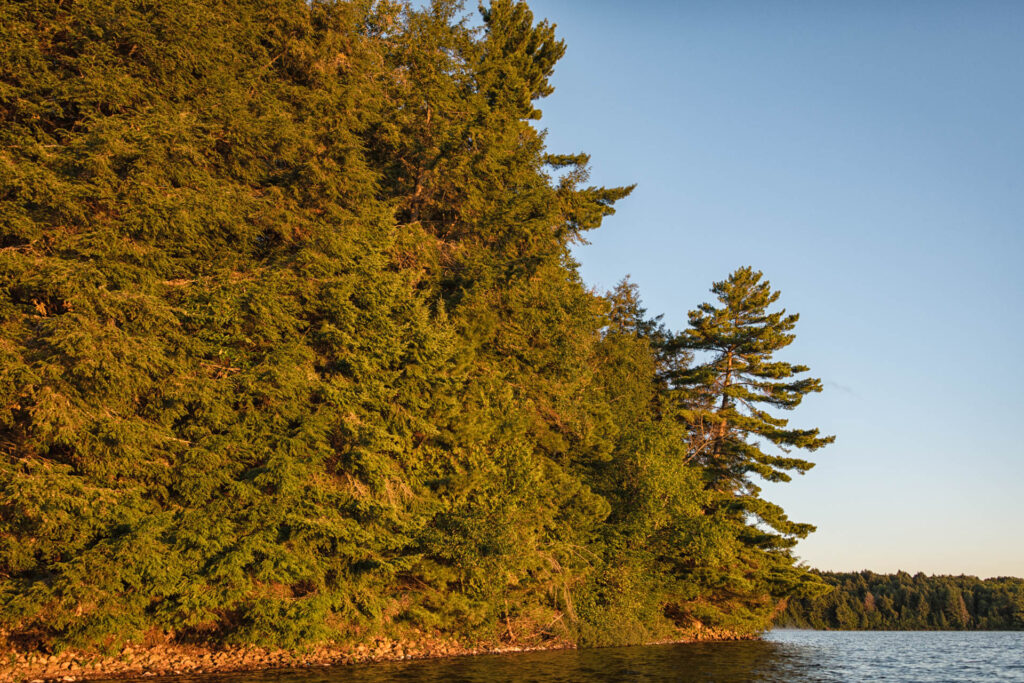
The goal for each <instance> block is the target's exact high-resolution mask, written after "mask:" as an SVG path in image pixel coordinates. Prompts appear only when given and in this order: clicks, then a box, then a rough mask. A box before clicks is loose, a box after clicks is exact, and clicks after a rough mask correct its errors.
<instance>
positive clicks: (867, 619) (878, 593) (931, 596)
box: [778, 571, 1024, 631]
mask: <svg viewBox="0 0 1024 683" xmlns="http://www.w3.org/2000/svg"><path fill="white" fill-rule="evenodd" d="M820 575H821V577H822V578H823V579H824V580H825V582H826V583H828V584H829V585H831V586H833V587H834V590H832V591H831V592H829V593H827V594H826V595H822V596H819V597H816V598H801V599H795V600H792V601H790V603H789V606H788V608H787V609H786V611H785V612H784V613H783V614H782V615H781V616H780V618H779V621H778V625H779V626H795V627H798V628H818V629H840V630H859V629H863V630H879V631H899V630H904V631H931V630H957V631H958V630H965V631H1000V630H1013V631H1016V630H1024V579H1017V578H1010V577H1000V578H996V579H985V580H982V579H979V578H977V577H974V576H926V575H924V574H920V573H919V574H915V575H913V576H911V575H910V574H908V573H906V572H898V573H896V574H875V573H873V572H868V571H864V572H860V573H850V574H845V573H832V572H822V573H821V574H820Z"/></svg>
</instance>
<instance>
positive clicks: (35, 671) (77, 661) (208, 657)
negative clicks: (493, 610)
mask: <svg viewBox="0 0 1024 683" xmlns="http://www.w3.org/2000/svg"><path fill="white" fill-rule="evenodd" d="M745 638H746V637H744V636H738V635H736V634H734V633H731V632H727V631H719V630H717V629H709V628H705V629H701V630H699V631H695V632H691V633H687V634H686V635H685V636H681V637H680V638H678V639H673V640H670V641H663V642H664V643H670V642H671V643H689V642H706V641H721V640H742V639H745ZM659 644H660V643H659ZM574 647H575V645H574V644H572V643H569V642H563V641H555V640H552V641H547V642H544V643H540V644H534V645H516V644H515V643H502V644H485V643H478V644H476V645H471V646H467V645H463V644H460V643H458V642H457V641H455V640H453V639H444V638H441V637H422V638H419V639H416V640H402V641H399V640H391V639H387V638H376V639H374V640H371V641H369V642H367V643H360V644H355V645H345V646H342V645H336V644H328V645H323V646H319V647H316V648H312V649H310V650H308V651H305V652H289V651H285V650H266V649H262V648H255V647H238V648H223V649H210V648H204V647H198V646H186V645H172V644H163V645H155V646H141V645H138V646H135V645H126V646H125V647H124V648H122V649H121V650H120V651H119V652H118V653H117V654H113V655H103V654H96V653H85V652H72V651H66V652H62V653H60V654H49V653H45V652H38V651H30V652H24V651H19V650H18V649H16V648H14V647H10V646H7V647H4V648H0V683H57V682H60V683H73V682H74V681H88V680H97V679H112V678H114V679H117V678H120V679H138V678H146V677H158V676H172V675H185V674H188V675H195V674H207V673H229V672H242V671H263V670H270V669H298V668H312V667H328V666H343V665H346V664H359V663H367V662H382V661H399V660H408V659H429V658H439V657H457V656H467V655H479V654H498V653H507V652H528V651H536V650H554V649H567V648H574Z"/></svg>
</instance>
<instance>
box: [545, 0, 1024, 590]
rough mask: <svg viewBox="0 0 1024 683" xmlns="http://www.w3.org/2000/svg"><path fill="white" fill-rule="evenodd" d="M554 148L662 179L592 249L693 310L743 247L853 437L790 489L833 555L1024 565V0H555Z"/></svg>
mask: <svg viewBox="0 0 1024 683" xmlns="http://www.w3.org/2000/svg"><path fill="white" fill-rule="evenodd" d="M530 6H531V7H532V8H533V10H534V12H535V14H536V15H537V16H538V17H547V18H549V19H551V20H552V21H554V22H556V23H557V24H558V29H559V34H560V36H561V37H562V38H564V39H565V40H566V42H567V44H568V52H567V54H566V56H565V58H564V59H563V60H562V61H561V62H560V63H559V66H558V69H557V72H556V75H555V79H554V84H555V86H556V92H555V94H554V95H552V96H551V97H549V98H548V99H546V100H543V101H542V102H541V103H540V107H541V108H542V109H543V111H544V118H543V120H542V122H541V125H542V126H543V127H546V128H548V130H549V134H548V147H549V149H550V150H551V151H552V152H566V153H568V152H576V151H585V152H588V153H590V154H592V155H593V159H592V166H593V180H594V181H595V182H596V183H599V184H605V185H615V184H628V183H634V182H635V183H638V187H637V190H636V191H635V192H634V194H633V195H632V196H631V197H630V198H628V199H626V200H624V201H623V202H621V203H620V207H619V211H618V213H617V215H616V216H614V217H613V218H611V219H609V220H608V221H607V222H606V224H605V226H604V227H603V228H602V229H600V230H598V231H595V232H592V233H590V234H589V237H590V241H591V244H590V245H589V246H585V247H580V248H579V249H577V251H576V254H577V257H578V259H579V261H580V263H581V271H582V274H583V276H584V279H585V280H586V281H587V282H588V283H589V284H591V285H593V286H594V287H596V288H598V289H599V290H601V291H603V290H606V289H608V288H610V287H612V286H613V285H614V284H615V283H616V282H617V281H618V280H619V279H620V278H621V277H622V276H624V275H626V274H627V273H629V274H631V275H632V279H633V280H634V281H635V282H636V283H637V284H639V286H640V290H641V293H642V294H643V296H644V300H645V303H646V305H647V307H648V309H649V310H650V311H651V312H652V313H664V314H665V321H666V322H667V323H668V324H669V326H670V327H673V328H675V329H679V328H681V327H683V326H684V325H685V324H686V312H687V310H689V309H691V308H694V307H695V306H696V305H697V304H698V303H700V302H701V301H706V300H709V299H710V297H711V295H710V294H709V292H708V288H709V287H710V285H711V283H712V282H713V281H714V280H721V279H724V278H725V277H726V276H727V275H728V273H729V272H730V271H732V270H733V269H735V268H736V267H738V266H741V265H747V264H749V265H753V266H754V267H755V268H757V269H759V270H762V271H764V273H765V275H766V277H767V278H768V279H769V280H770V281H771V282H772V284H773V285H774V286H775V287H776V288H778V289H781V291H782V298H781V300H780V303H781V304H782V305H783V306H785V307H786V308H787V309H788V310H789V311H791V312H799V313H800V314H801V320H800V324H799V325H798V327H797V330H796V331H797V341H796V342H795V343H794V344H793V346H791V347H790V350H789V351H788V352H787V353H786V354H785V356H784V358H785V359H787V360H790V361H793V362H802V363H806V364H808V365H810V366H811V369H812V371H813V374H814V375H815V376H817V377H821V378H822V380H823V382H824V384H825V391H824V392H823V393H822V394H818V395H814V396H811V397H810V398H808V399H807V401H806V402H805V403H804V405H803V406H801V407H800V408H799V409H798V410H796V411H795V412H794V413H792V415H791V418H792V422H793V424H794V425H795V426H818V427H821V428H822V429H823V431H824V432H826V433H832V434H836V435H837V436H838V440H837V442H836V444H835V445H834V446H832V447H829V448H826V449H824V450H822V451H819V452H818V453H815V454H814V455H813V456H812V458H811V459H812V460H816V461H817V462H818V463H819V464H818V466H817V467H816V468H815V469H813V470H811V471H810V472H809V473H808V474H807V475H806V476H804V477H798V478H797V479H795V480H794V482H793V483H791V484H785V485H781V486H772V487H770V488H769V489H767V496H766V497H768V498H769V499H771V500H774V501H775V502H778V503H780V504H781V505H782V506H783V507H784V508H785V509H786V510H787V511H788V512H789V513H790V516H791V517H792V518H794V519H796V520H798V521H806V522H812V523H815V524H817V525H818V532H817V533H816V534H814V535H813V536H812V537H811V538H810V539H808V540H806V541H804V542H802V543H801V544H800V546H799V547H798V551H797V552H798V554H799V555H800V556H801V557H802V558H803V559H804V560H805V561H806V562H808V563H809V564H811V565H812V566H815V567H819V568H822V569H833V570H859V569H872V570H875V571H881V572H889V571H895V570H897V569H904V570H907V571H910V572H917V571H924V572H927V573H949V574H960V573H967V574H976V575H980V576H996V575H1015V576H1024V527H1022V524H1024V444H1022V437H1021V431H1022V430H1021V426H1022V424H1024V396H1022V391H1024V342H1022V339H1024V301H1022V299H1024V265H1022V263H1021V260H1022V257H1024V236H1022V235H1024V3H1020V2H1005V3H996V2H955V3H954V2H939V1H929V2H924V1H919V2H914V1H912V0H906V1H901V2H882V1H875V2H871V1H868V2H846V3H839V2H809V1H801V2H786V1H773V2H755V1H753V0H751V1H750V2H728V1H726V2H707V1H703V0H702V1H700V2H696V1H695V2H683V1H671V2H669V1H665V2H656V1H649V2H643V1H641V0H638V1H636V2H622V1H620V0H533V1H532V2H530Z"/></svg>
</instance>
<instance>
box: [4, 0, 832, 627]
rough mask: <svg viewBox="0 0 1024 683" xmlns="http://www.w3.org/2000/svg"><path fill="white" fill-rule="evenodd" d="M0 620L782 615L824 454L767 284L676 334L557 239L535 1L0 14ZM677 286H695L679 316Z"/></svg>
mask: <svg viewBox="0 0 1024 683" xmlns="http://www.w3.org/2000/svg"><path fill="white" fill-rule="evenodd" d="M0 38H2V39H0V121H2V126H0V630H3V631H5V632H7V633H19V634H28V635H31V636H32V637H34V638H37V639H39V641H40V642H44V643H48V644H50V645H53V646H56V647H64V646H75V647H90V646H104V647H109V646H111V645H112V644H115V643H119V642H123V641H125V640H132V639H140V638H142V637H143V635H144V634H147V633H152V632H154V631H155V632H158V633H163V634H165V635H166V637H168V638H171V639H175V640H177V641H180V642H207V643H220V644H226V643H234V644H260V645H275V646H285V647H295V646H300V645H304V644H310V643H316V642H323V641H326V640H329V639H349V640H353V639H359V638H363V637H367V636H368V635H372V634H376V633H382V632H389V633H399V634H400V633H402V632H403V631H404V630H410V629H417V630H426V631H433V632H439V633H445V634H450V635H453V636H457V637H459V638H472V639H477V640H482V641H489V642H497V641H501V640H506V641H507V640H514V641H517V642H519V643H521V644H522V643H527V644H528V643H538V642H542V641H544V640H550V639H561V640H563V641H567V642H574V643H578V644H581V645H601V644H612V643H618V644H626V643H636V642H643V641H650V640H655V639H661V638H670V637H676V636H678V635H679V634H680V633H688V632H693V631H694V630H695V629H701V628H715V629H722V630H727V631H730V632H732V633H736V634H749V633H753V632H756V631H758V630H760V629H763V628H765V627H767V626H768V625H769V624H770V623H771V622H772V620H773V619H774V618H775V617H776V615H777V614H778V612H779V611H780V610H781V609H783V607H784V605H785V600H786V599H787V598H789V597H791V596H800V595H805V596H813V595H815V594H817V593H819V592H820V591H821V590H822V589H823V583H822V582H821V580H820V579H819V578H818V577H816V576H815V575H813V574H810V573H808V572H807V571H806V570H804V569H803V568H801V567H799V566H797V565H796V564H795V561H794V557H793V555H792V550H791V548H792V546H793V544H794V543H795V542H796V540H797V539H799V538H801V537H803V536H805V535H806V534H807V533H809V532H810V531H811V530H812V529H813V527H811V526H810V525H807V524H801V523H796V522H792V521H790V520H789V519H788V518H787V517H786V515H785V513H784V512H783V511H782V510H781V509H780V508H778V507H777V506H775V505H773V504H771V503H770V502H768V501H766V500H764V499H763V498H762V497H761V495H760V489H759V488H758V486H757V483H756V482H758V481H760V480H761V479H767V480H770V481H783V480H786V479H788V478H789V476H790V473H792V472H798V473H803V472H804V471H806V470H807V469H809V468H810V467H811V463H810V462H808V461H806V460H803V459H801V458H797V457H795V456H793V455H790V454H789V452H790V451H792V450H794V449H796V450H815V449H817V448H819V447H821V446H823V445H825V444H827V443H828V442H829V441H830V440H831V437H826V436H822V435H819V434H818V432H817V430H813V429H811V430H803V429H794V428H792V427H790V426H788V424H787V422H786V420H785V419H783V417H781V415H782V414H784V412H785V411H788V410H790V409H792V408H795V407H796V406H797V405H798V404H799V403H800V401H801V399H802V398H803V397H804V396H805V395H806V394H808V393H813V392H817V391H820V389H821V385H820V383H819V382H818V381H817V380H814V379H806V378H803V376H804V373H805V372H806V370H807V368H805V367H803V366H799V365H794V364H789V363H783V362H781V361H779V360H778V359H776V358H774V357H773V354H774V353H775V352H777V351H778V350H780V349H782V348H784V347H785V346H786V345H788V344H789V343H790V342H791V341H792V339H793V336H792V335H793V328H794V325H795V323H796V316H795V315H792V314H788V315H787V314H786V313H785V311H782V310H777V309H776V308H774V306H775V304H776V300H777V299H778V297H779V294H778V292H776V291H773V290H772V289H771V287H770V285H769V283H768V281H767V280H765V279H764V278H763V276H762V274H761V273H759V272H757V271H755V270H753V269H752V268H741V269H739V270H738V271H736V272H735V273H733V274H732V275H731V276H729V277H728V278H727V279H726V280H723V281H722V282H720V283H717V284H715V286H714V289H713V294H714V295H715V297H716V303H709V304H704V305H702V306H700V307H699V308H698V309H696V310H695V311H694V312H692V313H691V315H690V327H689V328H688V329H687V330H683V331H681V332H674V331H671V330H668V329H667V328H665V327H664V325H662V324H661V322H660V320H659V319H658V318H657V317H652V316H648V314H647V312H646V311H645V310H644V308H643V306H642V304H641V301H640V297H639V293H638V292H637V290H636V288H635V287H634V286H633V285H631V284H630V283H629V282H628V281H624V282H623V284H622V285H620V286H619V287H618V288H617V289H615V290H614V291H612V292H609V293H606V294H603V295H602V294H598V293H596V292H594V291H591V290H590V289H588V288H587V287H586V286H585V285H584V283H583V282H582V281H581V279H580V276H579V274H578V272H577V264H576V263H575V262H574V260H573V258H572V254H571V251H570V247H571V245H572V244H573V242H574V241H575V240H578V239H580V237H581V236H582V235H584V234H585V233H586V232H587V231H590V230H593V229H596V228H598V227H599V226H600V225H601V223H602V220H603V219H604V218H605V217H607V216H609V215H611V214H612V213H613V212H614V207H615V204H616V202H618V201H619V200H621V199H623V198H625V197H626V196H627V195H628V194H629V192H630V190H631V188H630V187H613V188H606V187H596V186H592V185H590V184H588V163H589V157H588V156H587V155H586V154H582V153H578V152H576V151H574V150H569V151H565V150H555V151H554V152H549V151H548V150H547V149H546V147H545V143H544V135H543V133H542V132H539V129H538V127H537V125H538V124H537V121H538V120H540V119H541V111H540V109H538V108H537V104H538V100H539V99H540V98H543V97H544V96H546V95H548V94H550V93H551V92H552V86H551V84H550V81H549V79H550V77H551V75H552V73H553V69H554V66H555V64H556V62H557V61H558V59H559V58H560V57H561V56H562V54H563V52H564V50H565V46H564V45H563V43H562V42H561V41H560V40H558V38H557V37H556V35H555V32H554V27H553V26H552V25H550V24H549V23H547V22H545V21H538V20H536V19H535V18H534V17H533V15H532V13H531V12H530V10H529V9H528V8H527V6H526V5H525V4H524V3H522V2H512V1H511V0H494V2H492V3H491V4H489V5H488V6H486V7H484V8H483V9H482V10H481V13H480V16H479V18H478V19H474V18H472V15H470V14H467V13H466V12H464V10H463V8H462V6H461V5H460V4H459V3H457V2H449V1H445V0H438V1H436V2H433V3H431V4H430V5H429V6H428V7H426V8H422V9H417V8H416V7H415V6H413V5H407V4H404V3H400V2H378V1H371V0H351V1H340V0H338V1H333V0H328V1H313V2H307V1H306V0H269V1H267V0H260V1H259V2H256V1H254V0H223V1H220V2H208V1H206V0H203V1H200V0H165V1H163V2H159V3H154V2H148V1H145V0H123V1H117V2H110V0H76V1H75V2H52V1H50V0H47V1H46V2H43V1H42V0H26V1H25V2H17V3H14V2H7V3H2V4H0ZM690 305H692V304H691V302H687V301H681V302H680V306H681V307H683V308H685V307H688V306H690Z"/></svg>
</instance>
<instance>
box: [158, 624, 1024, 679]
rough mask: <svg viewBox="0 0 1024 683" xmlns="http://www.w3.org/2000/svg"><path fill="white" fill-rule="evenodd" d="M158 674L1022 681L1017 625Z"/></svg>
mask: <svg viewBox="0 0 1024 683" xmlns="http://www.w3.org/2000/svg"><path fill="white" fill-rule="evenodd" d="M148 680H151V679H148ZM160 680H161V681H180V682H182V683H184V682H185V681H190V682H196V683H217V682H220V683H246V682H249V681H253V682H256V683H338V682H341V681H370V682H374V683H376V682H384V681H438V682H440V681H467V682H471V681H472V682H475V681H523V682H526V681H538V682H543V681H566V682H568V681H787V682H788V681H929V682H930V681H1024V632H954V631H941V632H936V631H931V632H900V631H890V632H852V631H845V632H839V631H798V630H788V629H785V630H775V631H772V632H770V633H768V634H767V635H766V636H765V639H764V640H762V641H755V642H742V643H714V644H695V645H658V646H652V647H624V648H605V649H598V650H562V651H558V652H537V653H524V654H515V655H487V656H479V657H459V658H452V659H441V660H436V659H435V660H418V661H411V662H394V663H381V664H366V665H359V666H349V667H338V668H333V669H307V670H303V671H287V672H269V673H259V674H252V673H250V674H232V675H206V676H191V677H189V676H182V677H177V678H164V679H160Z"/></svg>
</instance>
